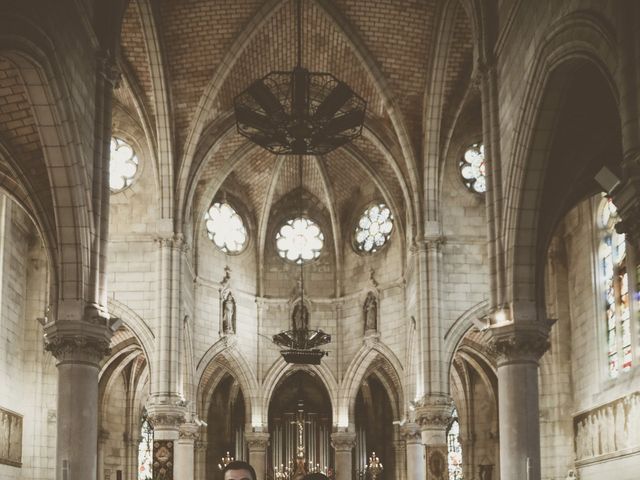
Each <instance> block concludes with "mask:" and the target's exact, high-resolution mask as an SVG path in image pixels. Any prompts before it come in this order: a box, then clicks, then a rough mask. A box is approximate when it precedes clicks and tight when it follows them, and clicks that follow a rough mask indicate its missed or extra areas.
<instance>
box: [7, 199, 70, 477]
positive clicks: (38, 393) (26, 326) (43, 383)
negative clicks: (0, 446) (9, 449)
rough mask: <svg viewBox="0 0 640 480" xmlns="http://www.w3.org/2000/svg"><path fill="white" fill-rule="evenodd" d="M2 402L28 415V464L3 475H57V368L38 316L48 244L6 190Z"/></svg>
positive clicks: (25, 438) (43, 298)
mask: <svg viewBox="0 0 640 480" xmlns="http://www.w3.org/2000/svg"><path fill="white" fill-rule="evenodd" d="M0 259H1V261H2V266H1V267H0V271H1V272H2V278H1V280H0V287H1V288H2V292H1V297H0V298H1V299H2V300H1V301H0V302H1V303H0V344H1V347H0V385H2V388H0V407H2V408H4V409H7V410H10V411H13V412H15V413H17V414H19V415H21V416H22V417H23V435H22V467H20V468H18V467H14V466H8V465H2V464H0V478H2V479H7V480H14V479H15V480H17V479H21V480H22V479H24V480H26V479H52V478H54V477H55V441H56V440H55V439H56V436H55V434H56V391H57V370H56V368H55V362H54V359H53V357H52V356H51V355H50V354H49V353H47V352H44V348H43V343H42V327H41V326H40V324H39V323H38V321H37V318H38V317H43V316H44V311H45V306H46V305H47V293H48V292H47V289H48V285H47V281H48V278H47V265H46V259H45V254H44V249H43V247H42V245H41V243H40V240H39V238H38V237H37V236H36V231H35V229H34V226H33V224H32V223H31V221H30V219H29V218H28V217H27V216H26V214H25V213H24V212H23V211H22V210H21V209H20V208H19V207H18V206H17V205H16V204H15V203H13V201H12V200H10V199H8V198H7V197H5V196H4V195H2V196H0Z"/></svg>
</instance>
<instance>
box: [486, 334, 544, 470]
mask: <svg viewBox="0 0 640 480" xmlns="http://www.w3.org/2000/svg"><path fill="white" fill-rule="evenodd" d="M549 328H550V322H539V321H529V322H520V323H518V322H508V323H506V324H502V325H496V326H494V327H491V328H490V329H489V332H490V334H491V340H490V348H491V350H492V351H493V353H494V354H495V355H496V357H497V359H498V361H497V365H498V416H499V418H500V478H501V480H540V413H539V406H538V361H539V359H540V357H541V356H542V354H543V353H544V352H545V351H546V350H547V348H548V345H549V339H548V337H549Z"/></svg>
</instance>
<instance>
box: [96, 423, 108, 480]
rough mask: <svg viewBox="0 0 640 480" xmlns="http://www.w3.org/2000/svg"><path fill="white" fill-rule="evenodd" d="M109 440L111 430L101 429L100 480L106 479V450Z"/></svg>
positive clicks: (99, 438)
mask: <svg viewBox="0 0 640 480" xmlns="http://www.w3.org/2000/svg"><path fill="white" fill-rule="evenodd" d="M108 440H109V432H107V431H106V430H104V429H100V432H99V433H98V477H97V478H98V480H104V450H105V448H106V446H105V445H106V443H107V441H108Z"/></svg>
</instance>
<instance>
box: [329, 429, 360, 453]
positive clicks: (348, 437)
mask: <svg viewBox="0 0 640 480" xmlns="http://www.w3.org/2000/svg"><path fill="white" fill-rule="evenodd" d="M355 445H356V434H355V432H334V433H332V434H331V446H332V447H333V449H334V450H335V451H336V452H345V451H348V452H350V451H351V450H352V449H353V447H355Z"/></svg>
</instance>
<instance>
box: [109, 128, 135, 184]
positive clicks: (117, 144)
mask: <svg viewBox="0 0 640 480" xmlns="http://www.w3.org/2000/svg"><path fill="white" fill-rule="evenodd" d="M137 171H138V157H137V155H136V153H135V152H134V151H133V148H132V147H131V145H129V144H128V143H127V142H125V141H124V140H122V139H120V138H116V137H112V138H111V156H110V160H109V187H110V188H111V191H112V192H114V193H115V192H120V191H121V190H124V189H125V188H127V187H128V186H129V185H131V184H132V183H133V178H134V177H135V175H136V172H137Z"/></svg>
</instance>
